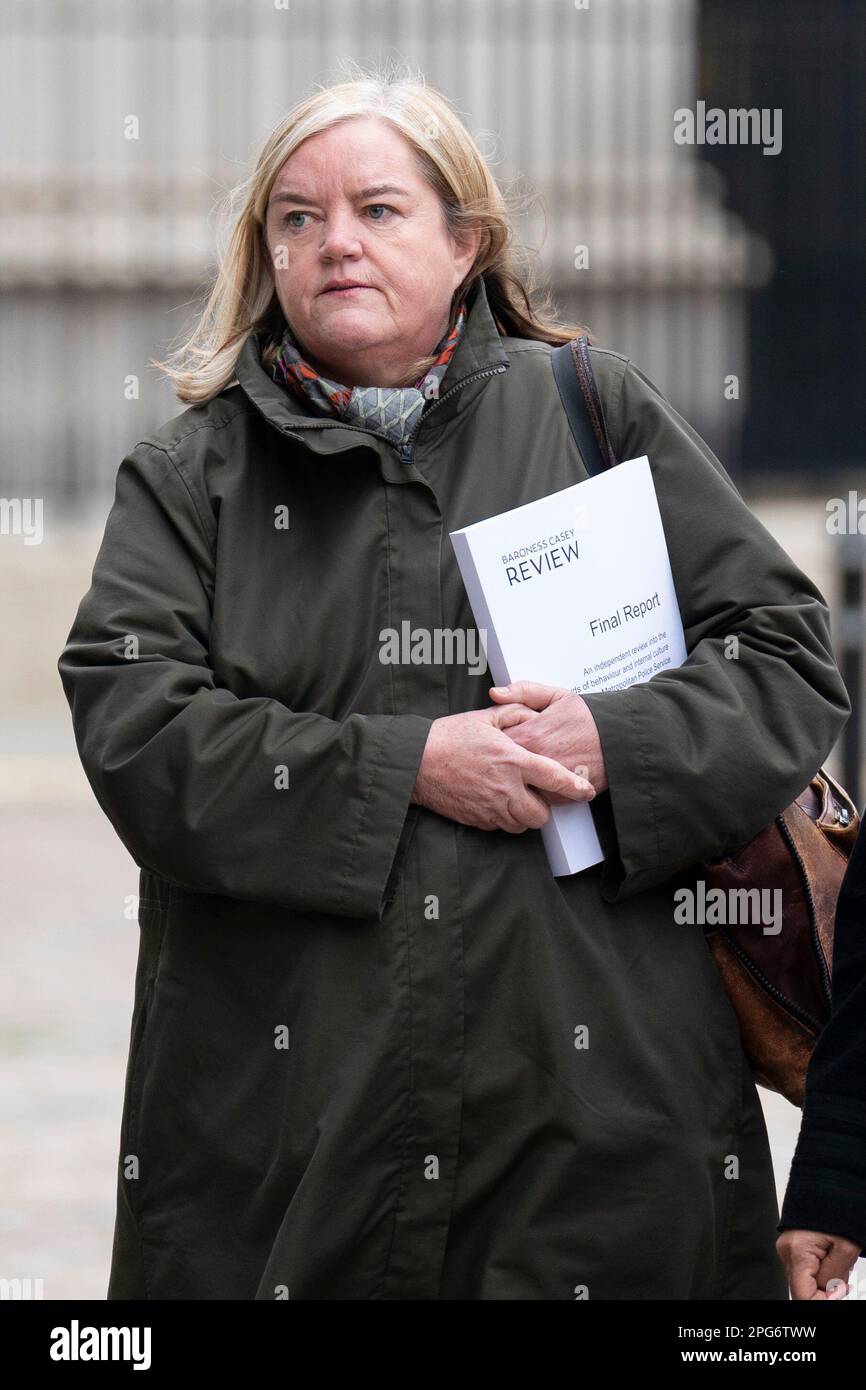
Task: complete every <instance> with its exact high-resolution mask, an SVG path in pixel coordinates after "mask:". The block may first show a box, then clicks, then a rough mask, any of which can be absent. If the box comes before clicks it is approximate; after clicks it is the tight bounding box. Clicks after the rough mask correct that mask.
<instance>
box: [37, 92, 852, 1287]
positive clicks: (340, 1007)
mask: <svg viewBox="0 0 866 1390" xmlns="http://www.w3.org/2000/svg"><path fill="white" fill-rule="evenodd" d="M577 331H578V329H577V326H574V325H565V324H561V323H559V322H558V321H557V320H556V318H555V316H554V315H553V314H552V313H551V312H550V311H549V309H546V308H545V307H544V306H543V305H539V303H538V300H537V296H536V295H535V294H534V293H533V291H532V287H531V285H530V284H529V283H528V281H527V279H526V276H525V273H524V271H523V269H522V261H521V260H520V259H519V258H518V256H517V253H516V250H515V247H514V242H513V235H512V232H511V228H510V225H509V219H508V213H507V211H506V204H505V202H504V200H503V198H502V196H501V194H500V192H499V191H498V189H497V186H496V184H495V182H494V179H493V177H492V174H491V172H490V170H489V168H488V167H487V165H486V164H485V161H484V159H483V157H482V155H481V153H480V152H479V149H478V148H477V146H476V144H475V142H474V141H473V139H472V137H471V136H470V134H469V133H468V131H467V129H466V128H465V126H464V125H463V123H462V121H461V120H460V118H459V117H458V115H457V114H456V113H455V111H454V110H453V109H452V107H451V106H450V104H449V103H448V101H447V100H446V99H445V98H444V97H443V96H442V95H440V94H439V93H437V92H436V91H434V90H432V89H431V88H430V87H429V86H427V85H425V84H424V82H423V81H422V80H419V79H418V78H416V77H413V76H412V75H411V74H408V75H406V74H400V73H396V74H395V73H391V74H385V75H384V76H377V75H375V74H373V75H366V76H361V77H358V78H356V79H353V80H350V81H348V82H339V83H336V84H334V85H332V86H330V87H326V88H324V89H322V90H319V91H317V92H316V93H315V94H314V95H312V96H311V97H309V98H308V99H306V100H304V101H302V102H301V103H300V104H299V105H298V106H297V107H295V109H294V110H292V111H291V112H290V113H289V115H288V116H286V118H285V119H284V120H283V121H281V122H280V124H279V126H278V127H277V128H276V129H275V130H274V131H273V132H272V134H271V135H270V137H269V138H268V139H267V141H266V142H265V145H264V148H263V149H262V151H261V154H260V156H259V158H258V161H257V163H256V165H255V169H254V170H253V172H252V175H251V177H250V179H249V182H248V183H247V185H246V186H245V188H244V189H243V190H241V207H240V211H239V214H238V217H237V221H236V224H235V227H234V231H233V234H232V237H231V240H230V242H229V244H228V246H227V250H226V253H225V255H224V258H223V262H222V266H221V269H220V272H219V276H218V278H217V280H216V283H215V285H214V288H213V291H212V293H211V296H210V299H209V302H208V304H207V306H206V308H205V310H204V312H203V314H202V317H201V320H200V322H199V324H198V326H197V328H196V331H195V333H194V334H193V336H192V338H191V340H190V342H189V343H188V344H186V345H185V347H184V349H183V350H182V352H181V353H180V355H179V356H178V357H176V358H174V359H173V360H172V361H170V362H169V363H167V364H166V369H167V370H168V371H169V372H170V373H171V375H172V377H173V380H174V382H175V384H176V388H177V393H178V396H179V399H180V400H181V402H183V403H185V404H186V405H187V407H188V408H187V409H185V410H184V411H183V412H182V413H181V414H179V415H177V416H176V417H175V418H174V419H172V420H170V421H169V422H168V423H167V424H165V425H164V426H162V428H160V429H158V430H156V431H155V432H154V433H153V434H151V435H149V436H148V437H147V438H146V439H143V440H141V441H139V442H138V443H137V444H136V445H135V447H134V448H132V449H131V451H130V453H129V454H128V455H127V456H126V458H125V459H124V460H123V462H122V463H121V465H120V469H119V472H118V475H117V491H116V497H115V501H114V505H113V507H112V509H111V513H110V516H109V518H108V522H107V525H106V530H105V536H104V539H103V542H102V546H101V549H100V551H99V554H98V557H97V560H96V565H95V570H94V574H93V583H92V587H91V588H90V590H89V592H88V593H87V594H86V595H85V597H84V598H83V600H82V602H81V604H80V607H79V609H78V613H77V616H76V618H75V621H74V624H73V627H72V630H71V632H70V634H69V638H68V641H67V644H66V646H65V649H64V651H63V653H62V655H61V658H60V663H59V667H60V673H61V676H62V680H63V684H64V688H65V690H66V693H67V696H68V699H69V702H70V706H71V709H72V715H73V721H74V727H75V733H76V737H77V742H78V747H79V751H80V756H81V759H82V762H83V765H84V768H85V770H86V772H87V775H88V777H89V779H90V782H91V785H92V787H93V791H94V793H95V795H96V796H97V798H98V799H99V802H100V804H101V805H102V807H103V808H104V810H105V812H106V814H107V815H108V816H109V817H110V819H111V821H112V823H113V825H114V826H115V828H116V830H117V833H118V835H119V836H120V838H121V839H122V841H123V843H124V844H125V845H126V846H127V848H128V849H129V852H130V853H131V854H132V855H133V856H134V858H135V860H136V862H137V864H138V865H139V866H140V870H141V884H140V914H139V921H140V929H141V931H140V942H141V944H140V957H139V965H138V971H137V975H136V987H135V1005H134V1013H133V1019H132V1029H131V1040H130V1054H129V1063H128V1071H127V1078H126V1088H125V1096H124V1107H123V1119H122V1130H121V1137H120V1155H119V1164H118V1197H117V1202H118V1205H117V1222H116V1229H115V1242H114V1252H113V1260H112V1267H111V1275H110V1284H109V1290H108V1297H109V1298H111V1299H138V1298H150V1299H209V1298H214V1299H222V1298H242V1299H280V1298H293V1299H346V1298H349V1299H381V1298H384V1299H393V1298H397V1299H554V1300H556V1299H568V1300H571V1299H574V1298H576V1297H577V1298H580V1297H587V1296H588V1297H591V1298H615V1299H662V1298H686V1299H704V1298H710V1297H721V1298H727V1299H735V1298H748V1299H780V1300H781V1299H785V1298H786V1296H787V1290H786V1284H785V1279H784V1275H783V1272H782V1268H781V1265H780V1263H779V1261H778V1260H777V1258H776V1254H775V1249H774V1242H775V1236H776V1223H777V1218H778V1212H777V1208H776V1199H775V1193H774V1184H773V1174H772V1168H771V1163H770V1155H769V1151H768V1144H767V1135H766V1131H765V1127H764V1123H763V1119H762V1113H761V1107H760V1104H759V1101H758V1096H757V1093H756V1090H755V1085H754V1082H753V1080H752V1077H751V1074H750V1072H749V1070H748V1067H747V1065H746V1063H745V1059H744V1055H743V1052H742V1048H741V1045H740V1040H739V1033H738V1028H737V1020H736V1017H735V1014H734V1012H733V1010H732V1008H731V1006H730V1005H729V1003H728V1001H727V998H726V996H725V993H724V991H723V988H722V985H721V983H720V979H719V977H718V975H717V973H716V969H715V966H714V965H713V963H712V961H711V959H710V956H709V954H708V952H707V949H706V946H705V944H704V941H703V937H702V932H701V929H700V928H699V927H684V926H682V925H678V924H677V923H676V922H675V920H674V902H673V888H672V878H673V877H674V875H676V874H678V873H679V872H680V871H684V870H686V869H688V867H689V866H692V865H695V864H696V863H698V862H699V861H700V860H702V859H704V858H710V857H716V856H717V855H718V854H720V853H721V852H722V851H723V850H725V849H726V848H727V847H729V846H732V845H735V844H739V843H741V842H743V841H745V840H746V839H748V838H749V837H750V836H751V835H753V834H754V833H756V832H757V831H758V830H759V829H760V828H761V827H762V826H763V825H764V824H765V823H766V822H767V820H769V819H770V817H771V816H772V815H773V814H774V813H775V812H777V811H778V810H779V809H780V808H781V807H783V806H784V805H786V804H787V803H788V802H789V801H790V800H791V799H792V797H793V796H794V795H795V794H796V793H797V792H799V791H800V790H801V788H802V787H803V785H804V784H805V783H806V781H807V780H808V778H809V776H810V775H811V774H812V773H813V772H814V771H815V769H816V767H817V766H818V765H819V763H821V761H822V760H823V759H824V758H825V756H826V755H827V753H828V752H829V750H830V749H831V747H832V745H833V744H834V742H835V740H836V737H837V735H838V734H839V731H840V729H841V728H842V726H843V725H844V723H845V720H846V717H847V715H848V712H849V706H848V700H847V695H846V692H845V689H844V686H843V684H842V682H841V680H840V677H839V674H838V672H837V669H836V666H835V664H834V660H833V655H832V651H831V645H830V639H829V635H828V614H827V609H826V606H825V604H824V602H823V599H822V597H821V594H820V593H819V592H818V591H817V590H816V588H815V587H814V585H813V584H812V583H811V582H810V581H809V580H808V579H807V578H806V577H805V576H804V575H803V574H802V573H801V572H800V571H799V570H798V569H797V568H796V567H795V565H794V564H793V563H792V561H791V560H790V558H789V557H788V556H787V555H786V554H785V553H784V551H783V550H781V549H780V547H779V546H778V545H777V544H776V543H775V541H774V540H773V539H772V538H771V537H770V535H769V534H768V533H767V531H766V530H765V529H764V528H763V527H762V526H761V524H760V523H759V522H758V521H757V520H756V519H755V517H754V516H753V515H752V513H751V512H750V511H749V509H748V508H747V507H746V505H745V504H744V502H743V501H742V499H741V498H740V496H739V494H738V492H737V490H736V489H735V487H734V485H733V484H732V482H731V480H730V478H729V477H728V475H727V474H726V472H725V471H724V469H723V468H722V466H721V464H720V463H719V461H718V460H717V459H716V458H715V457H714V456H713V454H712V453H711V452H710V450H709V449H708V448H707V446H706V445H705V444H704V443H703V442H702V441H701V440H700V439H699V438H698V436H697V435H696V434H695V432H694V430H692V429H691V428H690V426H689V425H688V424H687V423H686V421H685V420H683V419H682V418H681V417H680V416H679V415H678V414H677V412H676V411H675V410H674V409H673V407H672V406H671V405H670V404H669V403H668V402H667V401H666V400H665V398H664V397H663V396H662V395H661V394H660V393H659V391H658V390H657V389H656V388H655V387H654V386H653V385H652V383H651V382H650V381H649V380H648V379H647V378H646V376H645V375H644V374H643V373H642V372H641V371H640V370H639V368H638V367H636V366H635V365H634V364H633V363H631V362H630V361H629V360H628V359H627V358H625V357H624V356H622V355H621V354H619V353H617V352H613V351H608V350H602V349H601V348H598V347H596V348H594V349H593V360H594V367H595V370H596V374H597V377H598V381H599V386H600V390H601V393H602V398H603V402H604V405H605V409H606V413H607V416H608V423H609V426H610V430H611V435H612V440H613V444H614V446H615V448H616V450H617V454H618V457H620V458H628V457H632V456H635V455H640V454H644V453H646V454H647V455H648V456H649V459H650V462H651V466H652V471H653V475H654V479H655V484H656V488H657V491H658V496H659V501H660V506H661V511H662V515H663V519H664V523H665V527H666V531H667V536H668V541H669V547H670V554H671V562H672V566H673V572H674V578H675V581H676V586H677V591H678V594H679V595H680V598H681V603H682V610H683V621H684V626H685V630H686V636H687V643H688V647H689V652H690V656H689V660H688V662H687V664H686V666H685V667H683V668H681V669H679V670H671V671H666V672H663V673H660V674H659V675H657V676H656V677H655V678H654V679H652V680H651V681H649V682H647V683H646V684H643V685H640V686H637V687H634V688H632V689H630V690H624V691H617V692H609V693H598V694H594V695H591V696H588V697H587V698H586V699H583V698H581V697H579V696H577V695H575V694H573V693H571V692H568V691H564V690H559V689H552V688H549V687H546V686H539V685H535V684H532V683H530V682H521V683H519V684H518V685H517V686H515V687H513V688H511V689H510V690H506V691H505V692H494V691H493V690H491V688H490V686H489V680H488V679H485V677H484V676H483V675H481V676H479V675H478V674H477V672H476V671H473V670H471V669H470V668H469V666H468V665H467V664H464V665H459V664H447V663H439V664H437V663H435V662H426V663H425V662H419V661H412V660H411V659H408V658H407V659H406V660H404V661H402V662H401V663H399V664H398V663H394V662H393V661H388V660H385V659H384V657H383V647H384V645H385V638H386V635H387V633H389V632H393V631H394V630H396V631H397V632H401V631H403V624H409V627H410V631H412V632H418V631H421V632H422V633H426V634H428V636H435V634H436V633H437V632H440V631H446V630H449V631H459V630H463V631H465V632H467V633H470V634H471V633H472V631H473V627H472V616H471V612H470V609H469V605H468V602H467V599H466V595H465V592H464V590H463V586H462V584H461V582H460V579H459V575H458V570H457V566H456V563H455V560H454V556H453V554H452V551H451V546H450V544H449V541H448V532H449V531H450V530H453V529H455V528H458V527H462V526H466V525H468V524H470V523H472V522H475V521H478V520H480V519H481V518H483V517H485V516H489V515H492V514H494V513H497V512H501V511H504V510H506V509H507V508H510V507H516V506H519V505H520V504H522V503H524V502H528V501H530V500H532V499H534V498H537V497H542V496H544V495H546V494H548V493H551V492H554V491H556V490H557V489H560V488H563V487H566V486H568V485H569V484H571V483H574V482H577V481H579V480H580V479H581V478H583V477H584V476H585V470H584V468H583V464H582V462H581V458H580V456H579V454H578V452H577V450H576V447H575V445H574V443H573V441H572V438H571V435H570V432H569V427H568V422H567V420H566V418H565V416H564V413H563V411H562V408H561V405H560V402H559V397H558V393H557V389H556V385H555V382H554V378H553V374H552V371H551V352H552V348H553V347H554V346H555V345H556V344H558V343H560V342H564V341H566V340H567V339H568V338H570V337H572V336H573V335H574V334H575V332H577ZM563 631H564V634H565V633H567V614H563ZM732 634H736V635H737V636H738V638H739V649H740V659H739V660H736V661H732V660H727V659H726V650H725V644H726V639H727V638H728V637H729V636H730V635H732ZM434 649H435V644H434ZM527 674H531V673H527ZM575 768H582V769H584V770H585V771H586V772H587V773H588V777H584V776H582V775H578V774H576V773H575V771H574V769H575ZM563 799H564V800H575V801H580V800H590V801H591V805H592V808H593V815H594V817H595V820H596V824H597V826H598V828H599V834H600V836H601V838H602V842H603V845H604V848H605V861H604V863H603V865H599V866H597V867H596V868H594V869H590V870H587V871H586V872H585V873H582V874H578V875H575V876H574V877H571V878H559V879H554V878H553V877H552V876H551V873H550V869H549V867H548V863H547V859H546V856H545V853H544V849H543V845H542V841H541V836H540V834H539V829H540V827H541V826H542V825H543V824H544V822H545V821H546V819H547V817H548V815H549V814H550V805H551V804H552V803H554V802H556V801H557V800H559V801H562V800H563Z"/></svg>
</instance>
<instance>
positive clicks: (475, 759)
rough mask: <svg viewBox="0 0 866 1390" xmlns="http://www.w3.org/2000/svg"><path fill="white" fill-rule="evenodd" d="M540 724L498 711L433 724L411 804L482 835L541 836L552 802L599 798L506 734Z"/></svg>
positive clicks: (510, 707) (511, 708)
mask: <svg viewBox="0 0 866 1390" xmlns="http://www.w3.org/2000/svg"><path fill="white" fill-rule="evenodd" d="M530 718H532V719H534V718H536V716H535V715H534V714H532V712H531V711H529V710H527V709H526V708H524V707H523V706H522V705H516V704H507V705H498V706H497V705H492V706H490V707H489V708H488V709H480V710H469V711H467V712H466V713H465V714H449V715H444V716H443V717H442V718H441V719H434V720H433V723H432V724H431V726H430V732H429V734H428V735H427V743H426V745H425V747H424V753H423V756H422V758H421V764H420V767H419V769H418V775H417V777H416V779H415V786H414V789H413V792H412V797H411V800H412V801H413V802H416V803H418V804H420V805H421V806H426V807H427V808H428V809H429V810H431V811H437V812H438V813H439V815H440V816H448V817H450V819H451V820H456V821H459V822H460V823H461V824H462V825H472V826H475V827H477V828H478V829H480V830H507V831H508V832H509V833H511V834H514V835H519V834H521V832H522V831H524V830H540V828H541V827H542V826H543V825H545V824H546V823H547V821H548V819H549V817H550V809H549V803H547V802H546V800H545V799H544V798H545V797H546V796H548V795H549V796H551V797H553V796H556V797H557V798H558V801H559V802H561V803H564V802H568V801H589V800H591V799H592V797H593V796H594V795H595V792H594V790H593V788H592V786H591V785H590V783H589V781H588V780H587V779H586V778H584V777H578V776H576V775H575V773H573V772H571V771H570V770H569V769H568V768H567V767H563V766H562V764H561V763H559V762H557V761H555V760H554V759H553V758H548V757H544V756H542V755H541V754H539V753H534V752H531V751H530V750H528V749H526V748H522V747H521V746H520V744H519V743H518V742H516V741H515V740H514V739H512V738H509V737H508V734H507V731H508V730H510V729H512V728H513V727H514V726H515V725H517V724H519V723H520V722H521V721H522V720H527V719H530Z"/></svg>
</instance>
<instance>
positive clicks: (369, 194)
mask: <svg viewBox="0 0 866 1390" xmlns="http://www.w3.org/2000/svg"><path fill="white" fill-rule="evenodd" d="M383 193H396V194H397V195H398V196H400V197H402V198H411V196H412V195H411V193H410V192H409V190H408V189H407V188H398V187H397V186H396V185H395V184H390V183H375V184H371V185H370V187H369V188H359V189H358V191H357V192H356V193H352V194H350V197H352V198H353V199H355V200H357V199H359V198H376V197H379V196H380V195H381V194H383ZM315 201H316V200H315V198H306V197H305V196H304V194H303V193H296V192H294V190H293V189H283V190H282V192H280V193H275V194H274V196H273V197H272V199H271V203H314V202H315Z"/></svg>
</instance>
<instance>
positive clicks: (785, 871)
mask: <svg viewBox="0 0 866 1390" xmlns="http://www.w3.org/2000/svg"><path fill="white" fill-rule="evenodd" d="M859 826H860V817H859V815H858V814H857V808H856V807H855V805H854V803H853V802H852V800H851V798H850V796H849V795H848V793H847V792H846V791H845V789H844V788H843V787H841V786H840V785H839V783H838V782H836V781H835V780H834V779H833V778H832V777H831V776H830V774H829V772H828V771H827V769H826V768H824V767H821V768H819V769H818V771H817V772H816V773H815V776H814V777H813V778H812V779H811V781H810V782H809V785H808V787H806V788H805V789H804V790H803V791H802V792H801V793H800V795H799V796H798V797H797V798H796V800H795V801H792V802H791V805H790V806H788V807H787V808H786V810H784V811H782V812H781V814H780V815H778V816H776V818H775V820H772V821H770V824H769V825H767V826H765V827H764V829H763V830H761V831H760V832H759V834H757V835H756V836H755V838H754V839H753V840H750V841H749V842H748V844H746V845H744V846H743V847H742V848H741V849H739V850H737V851H736V852H735V853H733V854H730V855H728V856H727V857H726V858H724V859H719V860H716V861H715V862H708V863H705V864H704V865H702V874H703V878H704V880H705V883H706V886H707V889H708V890H709V889H712V888H720V889H722V891H723V892H724V893H725V899H724V901H725V902H726V903H730V902H731V901H732V899H731V897H730V890H731V889H746V890H753V889H758V890H761V889H767V890H769V891H770V892H771V893H772V892H773V891H774V890H777V889H778V890H780V892H781V899H780V900H773V899H765V900H764V899H761V900H758V899H755V898H754V897H753V896H752V897H751V898H750V899H749V906H750V907H752V906H753V905H754V907H756V908H757V909H758V910H749V911H745V912H743V913H740V912H739V911H738V912H737V913H736V914H735V915H737V916H742V917H743V918H745V919H746V920H743V921H738V922H733V923H732V922H730V921H723V922H722V923H720V924H718V925H715V924H707V925H705V926H704V935H705V939H706V942H707V945H708V946H709V948H710V951H711V953H712V956H713V959H714V961H715V962H716V965H717V966H718V968H719V971H720V972H721V976H722V983H723V984H724V986H725V989H726V990H727V993H728V998H729V999H730V1001H731V1003H732V1004H733V1006H734V1008H735V1010H736V1012H737V1018H738V1020H739V1024H740V1036H741V1038H742V1041H743V1048H744V1051H745V1052H746V1055H747V1056H748V1058H749V1061H750V1063H751V1066H752V1072H753V1075H754V1077H755V1080H756V1081H757V1082H758V1083H759V1085H761V1086H765V1087H767V1088H768V1089H769V1090H771V1091H778V1092H779V1093H780V1094H781V1095H783V1096H785V1098H786V1099H787V1100H789V1101H790V1102H791V1104H792V1105H797V1106H802V1104H803V1097H804V1092H805V1084H806V1067H807V1066H808V1063H809V1058H810V1056H811V1055H812V1049H813V1047H814V1046H815V1041H816V1039H817V1037H818V1034H819V1033H820V1031H821V1029H822V1028H823V1027H824V1024H825V1023H826V1022H827V1019H828V1018H829V1016H830V1003H831V991H830V973H831V970H832V966H833V928H834V925H835V917H836V900H837V898H838V896H839V888H840V887H841V884H842V879H843V877H844V875H845V870H846V868H847V867H848V857H849V855H850V853H851V850H852V848H853V846H854V841H855V840H856V839H857V833H858V830H859ZM734 901H736V902H737V903H740V902H742V903H743V904H744V905H745V904H746V900H745V899H743V898H739V899H736V900H734ZM773 901H781V908H782V913H781V930H779V931H771V932H770V933H767V932H766V931H765V929H764V924H763V922H762V916H761V911H760V904H761V902H773ZM726 915H727V916H730V915H731V914H730V912H728V913H727V914H726Z"/></svg>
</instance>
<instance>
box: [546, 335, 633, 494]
mask: <svg viewBox="0 0 866 1390" xmlns="http://www.w3.org/2000/svg"><path fill="white" fill-rule="evenodd" d="M551 361H552V364H553V375H554V378H555V380H556V385H557V388H558V390H559V395H560V398H561V400H562V404H563V406H564V407H565V412H566V414H567V415H568V423H569V425H570V426H571V433H572V435H573V436H574V442H575V444H576V445H577V447H578V450H579V452H580V457H581V458H582V459H583V463H584V467H585V468H586V471H587V473H588V474H589V475H590V477H593V476H594V475H595V474H597V473H603V472H604V470H605V469H606V468H611V467H613V465H614V464H616V462H617V458H616V455H615V454H614V452H613V449H612V447H611V443H610V439H609V437H608V433H607V425H606V423H605V419H604V411H603V409H602V405H601V397H600V396H599V393H598V385H597V383H596V380H595V375H594V373H593V370H592V362H591V361H590V356H589V339H588V338H587V337H586V335H585V334H583V335H581V337H579V338H573V339H572V340H571V342H569V343H563V344H562V346H561V347H558V348H554V350H553V352H552V354H551Z"/></svg>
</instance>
